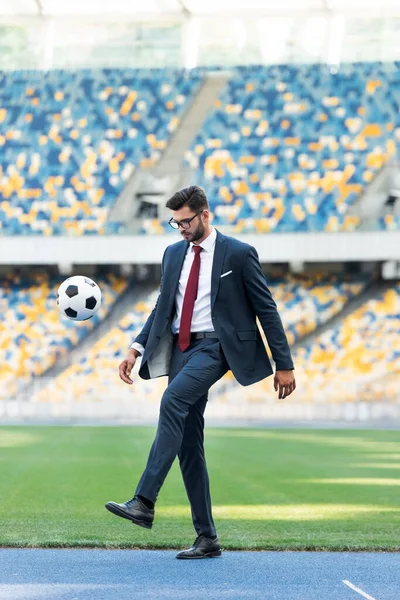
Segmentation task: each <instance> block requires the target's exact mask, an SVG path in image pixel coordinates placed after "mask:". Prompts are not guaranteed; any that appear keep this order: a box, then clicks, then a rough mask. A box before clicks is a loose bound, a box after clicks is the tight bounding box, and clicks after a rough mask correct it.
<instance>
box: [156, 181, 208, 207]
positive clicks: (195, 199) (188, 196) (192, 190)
mask: <svg viewBox="0 0 400 600" xmlns="http://www.w3.org/2000/svg"><path fill="white" fill-rule="evenodd" d="M165 206H166V207H167V208H169V209H170V210H179V209H181V208H182V207H183V206H188V207H189V208H190V209H191V210H193V211H194V212H195V213H197V212H199V211H200V210H202V209H203V210H204V209H208V208H209V207H208V201H207V196H206V194H205V191H204V190H203V189H202V188H201V187H199V186H198V185H191V186H189V187H187V188H183V190H179V192H175V194H174V195H173V196H172V197H171V198H170V199H169V200H168V202H167V203H166V205H165Z"/></svg>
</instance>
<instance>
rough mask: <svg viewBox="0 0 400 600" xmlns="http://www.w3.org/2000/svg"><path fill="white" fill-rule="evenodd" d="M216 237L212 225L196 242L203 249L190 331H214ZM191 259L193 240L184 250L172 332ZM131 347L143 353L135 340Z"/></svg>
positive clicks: (176, 329)
mask: <svg viewBox="0 0 400 600" xmlns="http://www.w3.org/2000/svg"><path fill="white" fill-rule="evenodd" d="M216 239H217V232H216V230H215V229H214V227H212V228H211V233H210V235H209V236H208V237H206V239H205V240H203V241H202V242H201V244H196V245H200V246H201V247H202V248H203V250H202V251H201V252H200V274H199V288H198V292H197V298H196V301H195V303H194V308H193V316H192V323H191V326H190V331H191V332H196V331H214V326H213V323H212V320H211V272H212V266H213V261H214V250H215V242H216ZM193 259H194V251H193V242H190V244H189V247H188V249H187V252H186V256H185V260H184V261H183V265H182V270H181V274H180V277H179V284H178V289H177V292H176V296H175V306H176V313H175V316H174V318H173V321H172V327H171V329H172V333H178V332H179V326H180V323H181V316H182V306H183V299H184V297H185V291H186V286H187V282H188V279H189V273H190V270H191V268H192V263H193ZM131 348H134V349H135V350H137V351H138V352H140V354H143V352H144V347H143V346H142V345H141V344H138V343H137V342H134V343H133V344H132V345H131Z"/></svg>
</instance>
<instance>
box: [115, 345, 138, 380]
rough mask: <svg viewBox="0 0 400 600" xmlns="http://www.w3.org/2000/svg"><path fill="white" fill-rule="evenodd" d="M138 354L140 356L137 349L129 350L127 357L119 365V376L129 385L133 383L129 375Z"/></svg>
mask: <svg viewBox="0 0 400 600" xmlns="http://www.w3.org/2000/svg"><path fill="white" fill-rule="evenodd" d="M138 356H140V354H139V352H138V351H137V350H134V349H132V350H129V353H128V357H127V358H126V359H125V360H123V361H122V363H121V364H120V365H119V376H120V378H121V379H122V381H125V383H128V384H129V385H131V384H132V383H133V381H132V379H131V377H130V375H131V371H132V369H133V367H134V366H135V363H136V359H137V357H138Z"/></svg>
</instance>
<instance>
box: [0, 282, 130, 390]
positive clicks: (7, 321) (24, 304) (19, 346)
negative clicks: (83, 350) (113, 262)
mask: <svg viewBox="0 0 400 600" xmlns="http://www.w3.org/2000/svg"><path fill="white" fill-rule="evenodd" d="M96 279H97V281H98V284H99V286H100V288H101V290H102V296H103V302H102V306H101V307H100V309H99V311H98V313H97V314H96V315H95V316H94V317H93V318H92V319H90V320H88V321H84V322H80V323H76V322H74V321H71V320H68V319H67V318H62V317H60V314H59V312H58V310H57V305H56V296H57V288H58V286H59V285H60V283H61V281H62V279H61V278H59V277H51V276H49V275H48V274H47V273H46V272H44V271H41V272H37V273H36V274H32V275H30V276H26V275H22V276H21V275H19V274H18V273H11V274H10V275H9V276H7V277H4V278H2V279H1V281H0V309H1V313H2V316H3V318H2V322H1V323H0V378H1V382H2V385H1V390H0V398H1V397H2V398H10V397H13V396H15V394H16V393H17V391H18V389H20V388H21V387H23V386H25V385H27V384H28V383H29V382H31V381H32V380H33V378H34V377H38V376H40V375H41V374H42V373H43V372H45V371H46V370H47V369H48V368H49V367H51V366H52V365H53V364H54V363H55V361H56V360H57V359H59V358H60V357H63V356H66V355H67V353H68V352H69V351H70V350H71V348H72V347H74V346H76V345H77V344H78V343H79V342H80V341H81V340H82V339H83V338H84V336H85V335H86V334H87V333H88V331H90V330H91V329H93V327H94V326H95V325H97V324H98V323H99V322H100V321H101V320H102V319H103V318H104V317H105V316H106V315H107V314H108V312H109V311H110V310H111V308H112V306H113V304H114V302H115V300H116V299H117V297H118V295H119V294H121V293H122V292H123V291H124V290H125V288H126V287H127V282H126V280H125V279H122V278H117V277H115V276H114V275H112V274H111V275H107V276H102V277H100V276H99V277H97V278H96Z"/></svg>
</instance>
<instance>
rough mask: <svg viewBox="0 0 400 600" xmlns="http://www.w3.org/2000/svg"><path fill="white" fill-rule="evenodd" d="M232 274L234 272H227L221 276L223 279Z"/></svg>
mask: <svg viewBox="0 0 400 600" xmlns="http://www.w3.org/2000/svg"><path fill="white" fill-rule="evenodd" d="M230 273H232V271H227V272H226V273H224V274H223V275H221V279H222V278H223V277H226V276H227V275H229V274H230Z"/></svg>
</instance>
